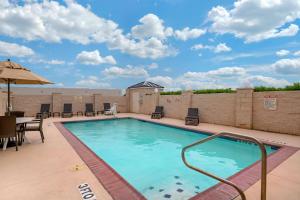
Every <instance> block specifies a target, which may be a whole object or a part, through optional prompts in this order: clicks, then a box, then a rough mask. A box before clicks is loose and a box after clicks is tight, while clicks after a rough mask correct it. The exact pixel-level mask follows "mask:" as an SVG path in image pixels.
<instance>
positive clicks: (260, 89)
mask: <svg viewBox="0 0 300 200" xmlns="http://www.w3.org/2000/svg"><path fill="white" fill-rule="evenodd" d="M291 90H300V82H298V83H294V84H293V85H288V86H286V87H284V88H275V87H264V86H258V87H255V88H254V92H266V91H291Z"/></svg>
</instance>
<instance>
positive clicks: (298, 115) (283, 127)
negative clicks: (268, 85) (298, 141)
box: [253, 91, 300, 135]
mask: <svg viewBox="0 0 300 200" xmlns="http://www.w3.org/2000/svg"><path fill="white" fill-rule="evenodd" d="M265 97H272V98H276V99H277V109H276V110H267V109H265V108H264V98H265ZM253 129H257V130H264V131H273V132H280V133H288V134H295V135H300V91H289V92H283V91H281V92H255V93H253Z"/></svg>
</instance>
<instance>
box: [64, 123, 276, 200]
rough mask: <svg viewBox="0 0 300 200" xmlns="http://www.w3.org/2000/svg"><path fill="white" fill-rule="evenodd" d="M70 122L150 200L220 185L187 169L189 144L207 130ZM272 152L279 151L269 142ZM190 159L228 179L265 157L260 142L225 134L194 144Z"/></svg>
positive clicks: (69, 126)
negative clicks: (184, 156) (185, 157)
mask: <svg viewBox="0 0 300 200" xmlns="http://www.w3.org/2000/svg"><path fill="white" fill-rule="evenodd" d="M64 126H65V127H66V128H67V129H69V130H70V131H71V132H72V133H73V134H74V135H76V136H77V137H78V138H79V139H80V140H81V141H83V142H84V143H85V144H86V145H87V146H88V147H89V148H90V149H92V150H93V151H94V152H95V153H96V154H97V155H98V156H99V157H101V158H102V159H103V160H104V161H105V162H106V163H108V164H109V165H110V166H111V167H112V168H114V169H115V170H116V171H117V172H118V173H119V174H120V175H121V176H122V177H123V178H125V179H126V180H127V181H128V182H129V183H130V184H131V185H132V186H134V187H135V188H136V189H137V190H138V191H139V192H141V193H142V194H143V195H144V196H145V197H146V198H148V199H155V200H156V199H188V198H190V197H192V196H195V195H196V194H197V193H199V192H201V191H203V190H205V189H207V188H209V187H211V186H213V185H215V184H216V183H217V182H216V181H215V180H214V179H211V178H209V177H206V176H204V175H202V174H199V173H197V172H195V171H193V170H191V169H189V168H187V167H186V166H185V165H184V164H183V162H182V160H181V156H180V154H181V150H182V148H183V147H184V146H186V145H188V144H191V143H193V142H195V141H197V140H199V139H202V138H205V137H208V135H206V134H201V133H196V132H192V131H187V130H182V129H178V128H173V127H168V126H163V125H158V124H154V123H149V122H144V121H140V120H135V119H116V120H102V121H86V122H71V123H65V124H64ZM266 149H267V152H268V154H270V153H271V152H273V151H275V150H273V149H272V148H271V147H270V146H266ZM187 155H188V161H189V162H191V163H193V164H194V165H196V166H198V167H200V168H201V169H204V170H206V171H208V172H211V173H213V174H216V175H218V176H221V177H223V178H227V177H229V176H231V175H233V174H235V173H237V172H239V171H241V170H242V169H244V168H246V167H247V166H249V165H251V164H253V163H254V162H255V161H257V160H258V159H259V158H260V152H259V149H258V147H257V146H256V145H254V144H251V143H245V142H238V141H233V140H228V139H223V138H217V139H215V140H211V141H209V142H207V143H205V144H202V145H199V146H197V147H194V148H193V149H191V150H190V151H189V152H188V153H187Z"/></svg>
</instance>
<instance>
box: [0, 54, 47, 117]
mask: <svg viewBox="0 0 300 200" xmlns="http://www.w3.org/2000/svg"><path fill="white" fill-rule="evenodd" d="M0 83H6V84H7V106H8V108H7V111H8V113H9V114H10V84H51V82H50V81H48V80H47V79H45V78H43V77H40V76H38V75H36V74H34V73H33V72H31V71H30V70H28V69H26V68H25V67H23V66H21V65H20V64H17V63H15V62H11V61H10V59H8V60H7V61H3V62H0Z"/></svg>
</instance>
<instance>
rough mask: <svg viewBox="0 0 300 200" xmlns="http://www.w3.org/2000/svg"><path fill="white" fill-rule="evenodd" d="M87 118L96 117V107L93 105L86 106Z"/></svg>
mask: <svg viewBox="0 0 300 200" xmlns="http://www.w3.org/2000/svg"><path fill="white" fill-rule="evenodd" d="M84 115H85V116H95V112H94V107H93V104H92V103H87V104H85V113H84Z"/></svg>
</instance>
